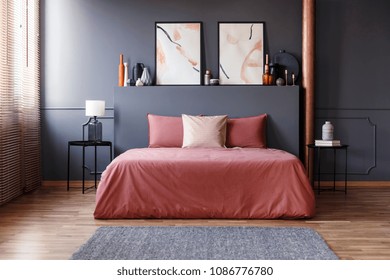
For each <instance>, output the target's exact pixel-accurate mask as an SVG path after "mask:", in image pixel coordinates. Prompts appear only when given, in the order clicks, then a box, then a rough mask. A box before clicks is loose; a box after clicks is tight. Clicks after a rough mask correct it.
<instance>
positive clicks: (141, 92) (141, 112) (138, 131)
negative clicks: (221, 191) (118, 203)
mask: <svg viewBox="0 0 390 280" xmlns="http://www.w3.org/2000/svg"><path fill="white" fill-rule="evenodd" d="M114 112H115V126H114V136H115V138H114V143H115V145H114V146H115V155H118V154H120V153H122V152H124V151H125V150H127V149H130V148H136V147H146V146H147V145H148V123H147V119H146V115H147V113H153V114H157V115H166V116H180V115H181V114H192V115H199V114H204V115H221V114H227V115H229V117H247V116H254V115H259V114H263V113H267V114H268V121H267V142H268V146H269V147H270V148H277V149H282V150H286V151H288V152H290V153H292V154H295V155H297V156H299V123H300V121H299V87H298V86H281V87H278V86H145V87H115V89H114Z"/></svg>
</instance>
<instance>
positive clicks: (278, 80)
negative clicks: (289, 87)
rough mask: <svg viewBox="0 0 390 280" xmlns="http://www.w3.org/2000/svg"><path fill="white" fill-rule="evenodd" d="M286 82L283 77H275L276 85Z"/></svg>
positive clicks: (282, 84)
mask: <svg viewBox="0 0 390 280" xmlns="http://www.w3.org/2000/svg"><path fill="white" fill-rule="evenodd" d="M285 84H286V83H285V81H284V79H283V78H277V79H276V85H277V86H284V85H285Z"/></svg>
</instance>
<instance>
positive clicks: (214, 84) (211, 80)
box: [210, 79, 219, 86]
mask: <svg viewBox="0 0 390 280" xmlns="http://www.w3.org/2000/svg"><path fill="white" fill-rule="evenodd" d="M210 85H212V86H217V85H219V79H210Z"/></svg>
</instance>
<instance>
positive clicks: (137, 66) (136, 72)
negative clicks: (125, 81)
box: [133, 63, 145, 81]
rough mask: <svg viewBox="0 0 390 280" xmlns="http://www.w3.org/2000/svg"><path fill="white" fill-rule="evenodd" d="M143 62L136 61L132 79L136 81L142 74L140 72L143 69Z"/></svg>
mask: <svg viewBox="0 0 390 280" xmlns="http://www.w3.org/2000/svg"><path fill="white" fill-rule="evenodd" d="M144 67H145V66H144V64H143V63H136V64H135V66H134V67H133V80H134V81H137V80H138V79H139V78H141V76H142V72H143V71H144Z"/></svg>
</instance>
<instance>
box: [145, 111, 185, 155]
mask: <svg viewBox="0 0 390 280" xmlns="http://www.w3.org/2000/svg"><path fill="white" fill-rule="evenodd" d="M148 123H149V148H174V147H175V148H180V147H181V146H182V144H183V122H182V120H181V116H180V117H167V116H158V115H152V114H148Z"/></svg>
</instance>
